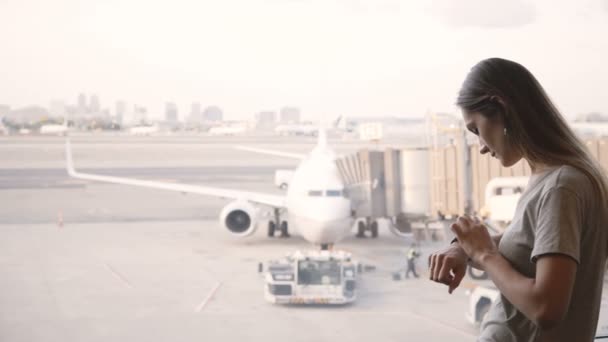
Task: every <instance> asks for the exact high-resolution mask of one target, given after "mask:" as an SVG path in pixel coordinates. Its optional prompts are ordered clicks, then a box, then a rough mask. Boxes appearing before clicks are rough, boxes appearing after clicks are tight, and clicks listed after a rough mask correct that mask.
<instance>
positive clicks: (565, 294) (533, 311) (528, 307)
mask: <svg viewBox="0 0 608 342" xmlns="http://www.w3.org/2000/svg"><path fill="white" fill-rule="evenodd" d="M478 262H479V263H480V265H481V266H482V267H483V268H484V269H485V271H486V272H487V273H488V275H489V276H490V279H492V281H493V282H494V284H495V285H496V287H497V288H498V289H499V290H500V292H501V293H502V295H503V296H505V297H506V298H507V299H508V300H509V301H510V302H511V303H513V305H515V307H517V308H518V309H519V310H520V311H521V312H522V313H523V314H524V315H526V317H528V318H529V319H531V320H533V321H535V322H536V323H537V324H538V325H539V326H540V327H541V328H543V329H545V330H546V329H550V328H552V327H554V326H555V325H556V324H557V323H559V322H560V321H561V320H562V319H563V318H564V316H565V315H566V313H567V312H568V307H569V306H570V297H571V295H572V289H573V287H574V279H575V276H576V268H577V263H576V262H575V261H574V259H572V258H570V257H568V256H566V255H561V254H548V255H544V256H541V257H539V259H538V261H537V262H536V278H528V277H526V276H524V275H522V274H521V273H519V272H518V271H517V270H515V269H514V268H513V267H512V266H511V264H510V263H509V262H508V261H507V260H506V259H505V258H504V257H503V256H502V255H500V254H499V253H492V254H486V255H483V256H481V257H480V259H479V261H478Z"/></svg>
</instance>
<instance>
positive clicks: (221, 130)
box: [207, 125, 247, 135]
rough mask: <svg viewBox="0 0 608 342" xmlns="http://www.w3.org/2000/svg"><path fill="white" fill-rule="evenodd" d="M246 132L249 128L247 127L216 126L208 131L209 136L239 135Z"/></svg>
mask: <svg viewBox="0 0 608 342" xmlns="http://www.w3.org/2000/svg"><path fill="white" fill-rule="evenodd" d="M245 132H247V126H245V125H234V126H216V127H211V128H209V131H207V133H208V134H209V135H237V134H243V133H245Z"/></svg>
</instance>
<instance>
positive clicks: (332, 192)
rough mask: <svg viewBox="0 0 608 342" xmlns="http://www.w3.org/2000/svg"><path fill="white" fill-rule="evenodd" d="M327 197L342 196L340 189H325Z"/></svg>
mask: <svg viewBox="0 0 608 342" xmlns="http://www.w3.org/2000/svg"><path fill="white" fill-rule="evenodd" d="M325 193H326V195H327V197H341V196H342V191H340V190H327V191H326V192H325Z"/></svg>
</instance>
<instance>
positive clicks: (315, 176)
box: [66, 130, 354, 248]
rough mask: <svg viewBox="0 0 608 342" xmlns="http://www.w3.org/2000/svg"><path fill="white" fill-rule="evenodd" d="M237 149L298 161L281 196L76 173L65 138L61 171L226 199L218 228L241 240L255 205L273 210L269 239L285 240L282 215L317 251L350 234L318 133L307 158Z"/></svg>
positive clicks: (346, 206)
mask: <svg viewBox="0 0 608 342" xmlns="http://www.w3.org/2000/svg"><path fill="white" fill-rule="evenodd" d="M240 149H242V150H247V151H253V152H258V153H265V154H272V155H277V156H282V157H287V158H295V159H299V160H301V162H300V164H299V166H298V167H297V169H296V170H295V172H294V174H293V178H292V180H291V183H290V186H289V189H288V191H287V194H286V195H272V194H263V193H257V192H248V191H241V190H229V189H220V188H213V187H205V186H197V185H187V184H175V183H163V182H155V181H145V180H138V179H128V178H120V177H112V176H103V175H96V174H88V173H80V172H78V171H76V170H75V169H74V165H73V161H72V153H71V147H70V140H69V139H66V159H67V171H68V174H69V175H70V176H72V177H74V178H80V179H86V180H93V181H101V182H109V183H117V184H126V185H134V186H141V187H148V188H156V189H162V190H171V191H179V192H183V193H194V194H201V195H209V196H216V197H221V198H228V199H232V200H233V201H232V202H230V203H229V204H228V205H226V206H225V207H224V208H223V209H222V211H221V213H220V224H221V225H222V226H223V227H225V228H226V229H228V231H230V232H231V233H232V234H234V235H237V236H241V237H245V236H249V235H251V234H253V233H254V232H255V231H256V229H257V226H258V219H259V215H258V212H259V208H258V207H257V206H258V205H263V206H267V207H271V208H273V209H274V219H273V220H271V221H270V222H269V223H268V236H271V237H272V236H274V233H275V231H280V232H281V235H282V236H288V224H287V221H286V220H282V218H281V214H284V213H285V212H287V215H288V221H289V224H290V226H291V227H292V228H293V227H295V228H296V229H297V230H298V231H299V232H300V234H301V235H302V236H303V237H304V238H305V239H306V240H308V241H309V242H311V243H313V244H317V245H320V246H321V247H322V248H328V247H329V246H331V245H333V244H334V243H336V242H338V241H340V240H341V239H342V238H344V237H345V236H346V235H347V234H348V233H349V232H350V231H351V228H352V226H353V221H354V218H353V213H352V212H351V201H350V199H349V198H348V196H347V193H346V192H345V191H344V182H343V181H342V178H341V176H340V173H339V170H338V168H337V166H336V164H335V158H336V155H335V153H334V151H333V150H332V149H331V148H330V147H328V146H327V140H326V136H325V132H324V131H323V130H321V131H320V132H319V140H318V143H317V146H316V147H315V148H314V149H313V150H312V152H310V154H309V155H300V154H294V153H289V152H280V151H271V150H263V149H256V148H249V147H240Z"/></svg>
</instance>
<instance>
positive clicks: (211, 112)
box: [203, 106, 224, 121]
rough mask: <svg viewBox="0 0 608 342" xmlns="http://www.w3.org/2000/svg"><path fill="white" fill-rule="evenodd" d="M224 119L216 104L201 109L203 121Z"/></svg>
mask: <svg viewBox="0 0 608 342" xmlns="http://www.w3.org/2000/svg"><path fill="white" fill-rule="evenodd" d="M223 119H224V113H223V112H222V110H221V109H220V108H219V107H217V106H209V107H207V108H205V110H204V111H203V120H204V121H222V120H223Z"/></svg>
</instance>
